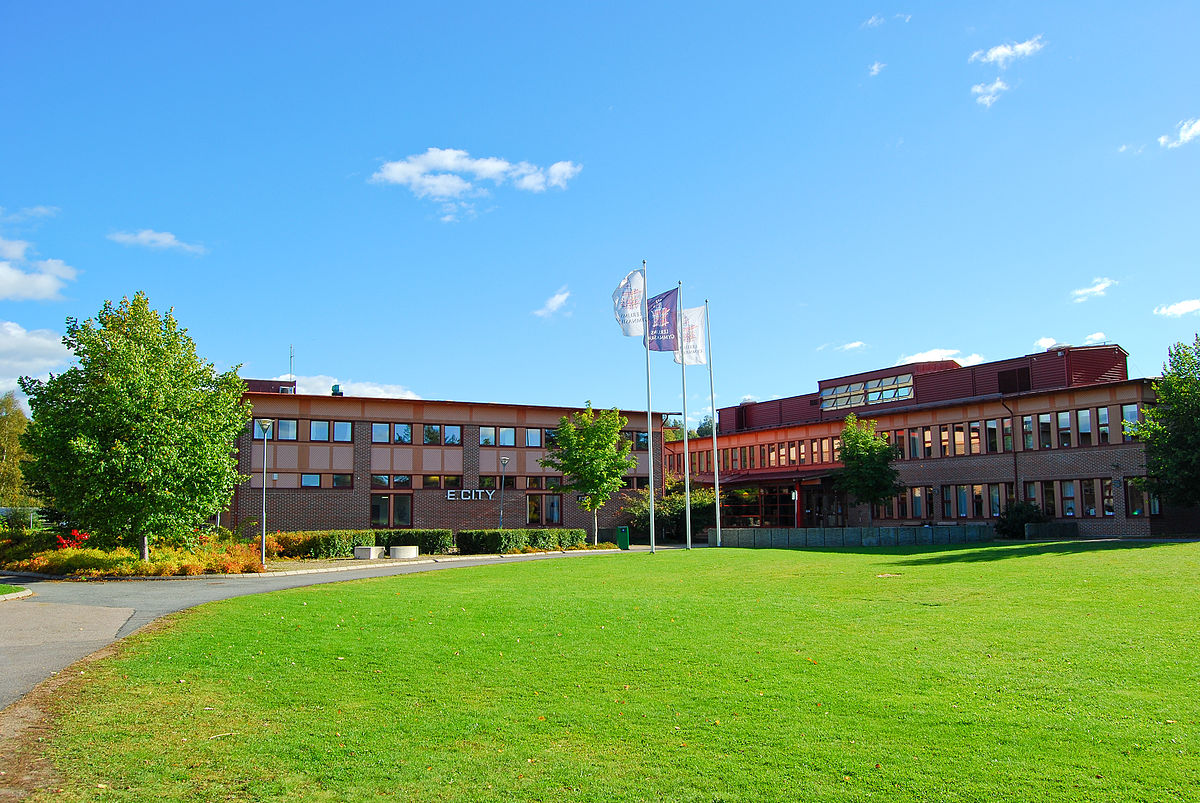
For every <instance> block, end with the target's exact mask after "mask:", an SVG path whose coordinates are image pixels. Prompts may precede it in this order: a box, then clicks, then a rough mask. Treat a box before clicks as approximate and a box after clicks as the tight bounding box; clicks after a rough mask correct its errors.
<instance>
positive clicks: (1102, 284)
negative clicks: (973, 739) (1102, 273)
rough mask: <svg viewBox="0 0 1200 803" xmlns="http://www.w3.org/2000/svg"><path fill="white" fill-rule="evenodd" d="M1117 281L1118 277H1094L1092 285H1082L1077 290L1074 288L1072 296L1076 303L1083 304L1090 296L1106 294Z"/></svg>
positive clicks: (1095, 296) (1097, 296) (1096, 296)
mask: <svg viewBox="0 0 1200 803" xmlns="http://www.w3.org/2000/svg"><path fill="white" fill-rule="evenodd" d="M1116 283H1117V280H1116V279H1109V278H1105V277H1098V278H1095V279H1092V286H1091V287H1080V288H1079V289H1077V290H1072V291H1071V297H1072V298H1073V299H1074V301H1075V303H1076V304H1082V303H1083V302H1084V301H1087V300H1088V299H1089V298H1099V297H1100V296H1102V295H1104V294H1105V292H1106V291H1107V290H1108V288H1110V287H1112V286H1113V285H1115V284H1116Z"/></svg>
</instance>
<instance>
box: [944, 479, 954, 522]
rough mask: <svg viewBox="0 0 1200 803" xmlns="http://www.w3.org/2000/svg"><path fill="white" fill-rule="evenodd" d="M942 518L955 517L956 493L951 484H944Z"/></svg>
mask: <svg viewBox="0 0 1200 803" xmlns="http://www.w3.org/2000/svg"><path fill="white" fill-rule="evenodd" d="M942 518H943V519H952V518H954V494H953V492H952V490H951V487H950V486H949V485H943V486H942Z"/></svg>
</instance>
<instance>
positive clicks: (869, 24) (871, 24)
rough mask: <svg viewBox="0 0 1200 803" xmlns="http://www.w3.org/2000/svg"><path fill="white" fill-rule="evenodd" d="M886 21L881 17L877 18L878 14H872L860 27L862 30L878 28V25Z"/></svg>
mask: <svg viewBox="0 0 1200 803" xmlns="http://www.w3.org/2000/svg"><path fill="white" fill-rule="evenodd" d="M886 21H887V20H885V19H884V18H883V17H881V16H879V15H878V14H872V15H871V16H870V18H869V19H866V20H864V21H863V24H862V25H861V26H860V27H862V28H878V27H879V26H880V25H882V24H883V23H884V22H886Z"/></svg>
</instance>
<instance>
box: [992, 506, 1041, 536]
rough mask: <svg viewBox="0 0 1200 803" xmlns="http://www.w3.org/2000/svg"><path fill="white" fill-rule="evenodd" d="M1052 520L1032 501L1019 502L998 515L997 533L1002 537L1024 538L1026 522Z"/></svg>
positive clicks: (1033, 522) (1034, 522)
mask: <svg viewBox="0 0 1200 803" xmlns="http://www.w3.org/2000/svg"><path fill="white" fill-rule="evenodd" d="M1047 521H1050V517H1049V516H1047V515H1046V514H1045V513H1044V512H1043V511H1042V509H1041V508H1040V507H1038V506H1037V505H1035V504H1034V503H1032V502H1017V503H1016V504H1015V505H1009V506H1008V507H1006V508H1005V509H1004V511H1003V512H1002V513H1001V514H1000V515H999V516H997V517H996V535H998V536H1000V537H1001V538H1024V537H1025V525H1026V524H1042V523H1044V522H1047Z"/></svg>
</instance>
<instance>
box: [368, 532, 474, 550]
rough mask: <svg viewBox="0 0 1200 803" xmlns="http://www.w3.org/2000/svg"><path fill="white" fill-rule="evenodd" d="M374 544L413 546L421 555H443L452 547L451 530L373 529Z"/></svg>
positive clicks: (452, 537) (452, 534)
mask: <svg viewBox="0 0 1200 803" xmlns="http://www.w3.org/2000/svg"><path fill="white" fill-rule="evenodd" d="M374 532H375V546H381V547H387V548H389V549H390V548H391V547H394V546H415V547H418V548H419V549H420V551H421V554H423V555H445V554H447V553H449V552H451V551H452V550H453V549H454V532H453V531H452V530H375V531H374Z"/></svg>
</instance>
